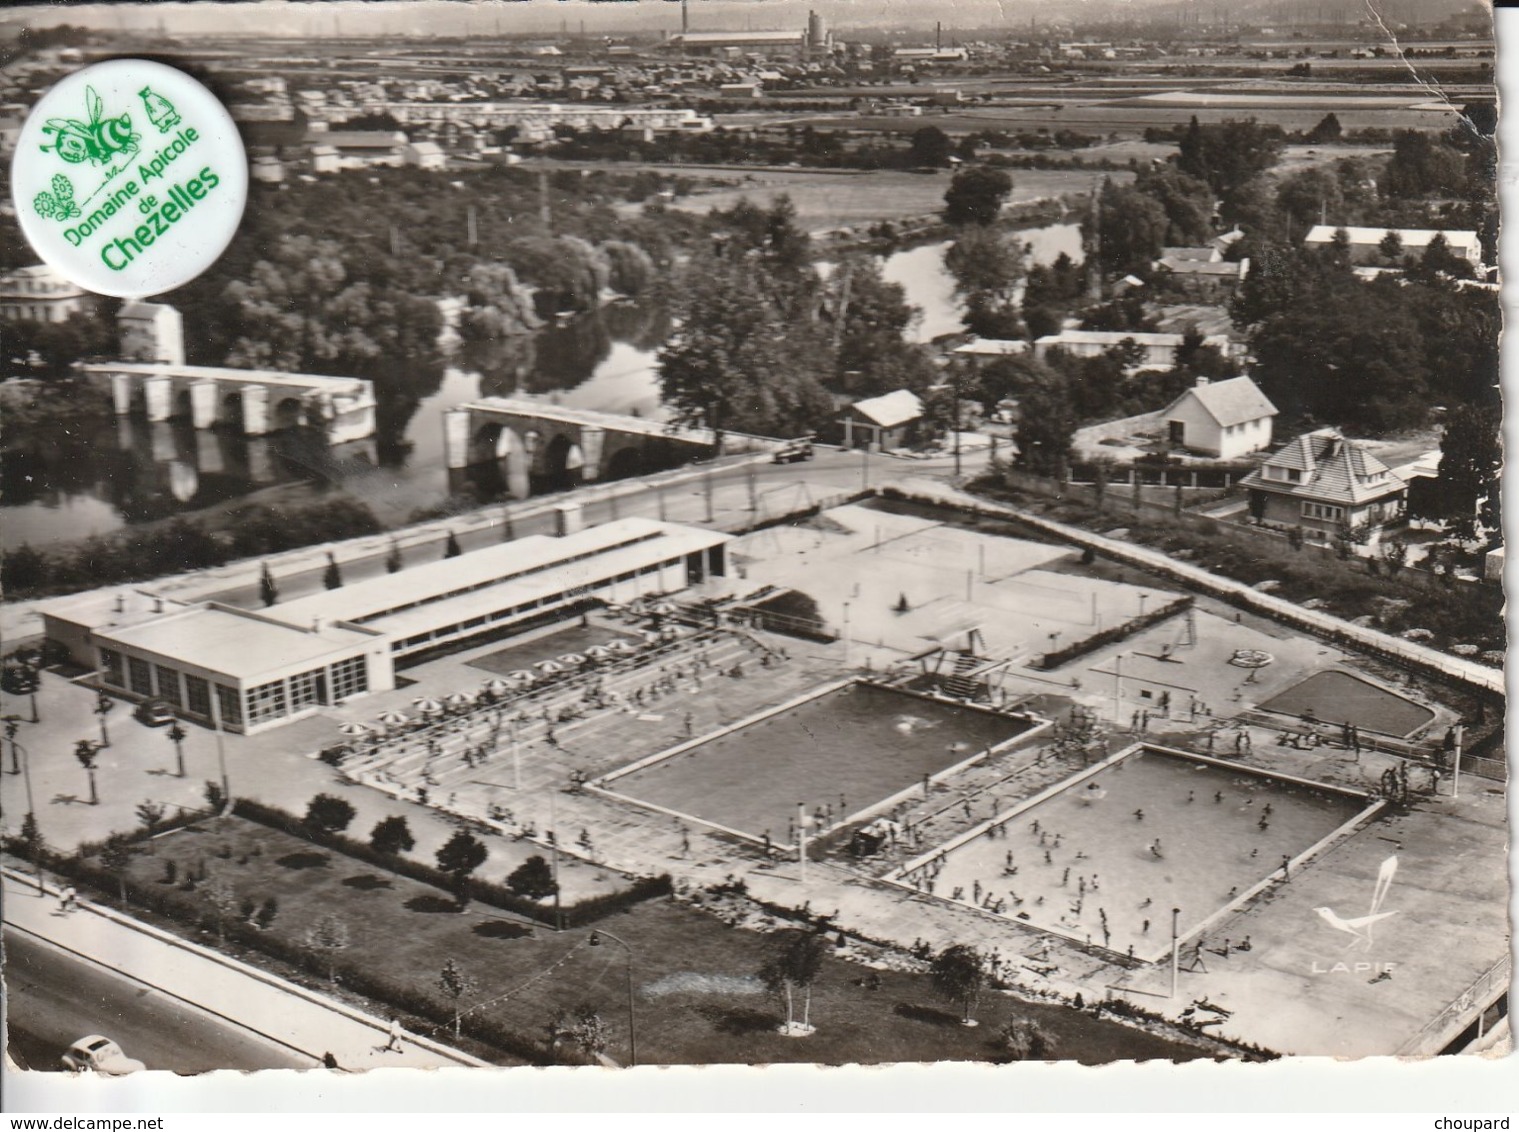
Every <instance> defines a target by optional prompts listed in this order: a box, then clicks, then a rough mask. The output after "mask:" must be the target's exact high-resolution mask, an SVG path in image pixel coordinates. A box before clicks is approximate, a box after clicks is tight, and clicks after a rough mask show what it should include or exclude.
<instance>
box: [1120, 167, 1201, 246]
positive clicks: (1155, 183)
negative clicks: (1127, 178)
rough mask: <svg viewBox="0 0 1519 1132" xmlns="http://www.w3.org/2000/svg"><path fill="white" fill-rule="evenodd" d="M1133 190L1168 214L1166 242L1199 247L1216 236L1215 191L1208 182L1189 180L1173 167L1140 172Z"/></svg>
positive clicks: (1194, 178) (1193, 178)
mask: <svg viewBox="0 0 1519 1132" xmlns="http://www.w3.org/2000/svg"><path fill="white" fill-rule="evenodd" d="M1134 187H1135V188H1136V189H1138V190H1139V191H1140V192H1142V193H1144V194H1145V195H1146V196H1147V197H1150V198H1151V199H1152V200H1154V201H1155V203H1157V204H1158V205H1160V207H1161V208H1162V209H1163V210H1164V211H1165V214H1166V232H1165V238H1164V241H1163V242H1164V243H1166V244H1168V245H1172V246H1184V247H1190V246H1196V245H1200V244H1203V243H1205V242H1206V241H1207V240H1208V238H1209V237H1210V236H1211V235H1212V234H1213V190H1212V189H1211V188H1209V186H1208V184H1207V182H1206V181H1202V180H1199V179H1198V178H1196V177H1190V176H1188V175H1187V174H1186V173H1183V172H1182V171H1181V170H1180V169H1178V168H1176V166H1174V165H1156V166H1152V167H1151V168H1149V169H1141V170H1140V171H1139V174H1138V177H1137V178H1136V180H1135V182H1134Z"/></svg>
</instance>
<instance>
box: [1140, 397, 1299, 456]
mask: <svg viewBox="0 0 1519 1132" xmlns="http://www.w3.org/2000/svg"><path fill="white" fill-rule="evenodd" d="M1276 413H1277V409H1276V406H1275V405H1273V404H1272V403H1271V402H1270V401H1269V400H1268V399H1267V397H1266V395H1265V394H1264V393H1262V392H1261V390H1260V386H1258V385H1256V384H1255V382H1253V381H1251V380H1250V379H1249V378H1248V377H1231V378H1229V379H1228V380H1227V381H1209V380H1208V379H1207V378H1200V379H1199V380H1198V383H1197V384H1196V385H1194V386H1193V387H1192V388H1191V389H1188V390H1187V391H1186V392H1185V393H1183V394H1182V395H1181V396H1180V397H1178V398H1177V399H1176V400H1174V401H1172V402H1171V403H1170V404H1169V405H1167V406H1166V407H1165V408H1164V409H1163V410H1161V414H1160V419H1161V420H1163V421H1165V423H1166V429H1167V439H1168V440H1169V441H1170V443H1171V444H1172V446H1173V447H1176V448H1185V449H1187V450H1188V451H1190V452H1196V453H1198V454H1199V455H1202V456H1215V457H1217V458H1218V459H1221V460H1235V459H1238V458H1239V457H1241V456H1247V455H1249V454H1250V453H1251V452H1259V451H1261V450H1262V449H1264V448H1269V447H1271V419H1272V418H1273V417H1275V416H1276Z"/></svg>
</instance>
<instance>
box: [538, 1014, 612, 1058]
mask: <svg viewBox="0 0 1519 1132" xmlns="http://www.w3.org/2000/svg"><path fill="white" fill-rule="evenodd" d="M551 1029H552V1031H553V1042H554V1044H555V1045H558V1044H560V1043H568V1044H569V1045H570V1046H571V1047H572V1048H573V1049H574V1050H575V1051H576V1052H577V1053H578V1054H580V1055H581V1057H583V1058H585V1059H587V1060H597V1059H599V1058H600V1057H601V1055H602V1054H604V1053H605V1052H606V1049H607V1044H608V1042H609V1041H610V1039H611V1030H610V1028H609V1027H608V1026H607V1024H606V1022H605V1021H604V1020H603V1019H602V1017H601V1015H600V1014H598V1013H597V1012H596V1011H595V1009H594V1008H592V1007H591V1006H590V1005H589V1004H587V1003H581V1004H580V1005H579V1006H577V1007H575V1009H574V1010H560V1011H559V1012H558V1013H557V1014H555V1016H554V1023H553V1026H552V1027H551Z"/></svg>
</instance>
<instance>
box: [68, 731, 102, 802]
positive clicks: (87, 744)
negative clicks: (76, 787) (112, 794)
mask: <svg viewBox="0 0 1519 1132" xmlns="http://www.w3.org/2000/svg"><path fill="white" fill-rule="evenodd" d="M99 754H100V748H99V747H98V746H96V745H95V744H94V743H93V742H91V741H90V740H88V739H81V740H79V742H77V743H75V744H74V757H75V758H76V759H78V760H79V765H80V766H82V767H84V773H85V774H86V775H87V776H88V777H89V780H90V805H92V806H98V805H100V797H99V795H97V794H96V793H95V759H96V756H98V755H99Z"/></svg>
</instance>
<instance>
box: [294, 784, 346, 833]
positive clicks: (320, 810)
mask: <svg viewBox="0 0 1519 1132" xmlns="http://www.w3.org/2000/svg"><path fill="white" fill-rule="evenodd" d="M355 812H356V811H355V810H354V808H353V806H352V805H351V804H350V803H349V802H348V801H347V800H345V799H343V798H339V797H337V796H336V795H335V794H318V795H317V796H316V797H314V798H312V799H311V801H310V802H309V803H307V805H306V816H305V818H304V819H302V820H303V821H305V823H306V825H307V826H309V827H310V828H311V829H314V830H316V831H317V832H318V833H341V832H342V831H343V830H345V829H347V828H348V824H349V822H351V821H353V819H354V814H355Z"/></svg>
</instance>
